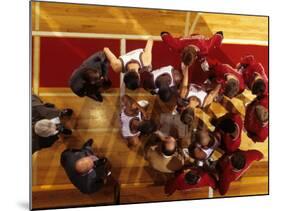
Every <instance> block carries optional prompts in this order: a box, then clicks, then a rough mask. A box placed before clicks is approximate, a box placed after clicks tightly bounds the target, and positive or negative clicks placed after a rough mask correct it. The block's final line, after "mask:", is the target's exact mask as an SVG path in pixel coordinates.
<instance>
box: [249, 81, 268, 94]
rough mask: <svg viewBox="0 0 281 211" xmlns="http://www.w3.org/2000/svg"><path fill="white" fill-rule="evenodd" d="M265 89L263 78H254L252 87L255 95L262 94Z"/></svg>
mask: <svg viewBox="0 0 281 211" xmlns="http://www.w3.org/2000/svg"><path fill="white" fill-rule="evenodd" d="M265 89H266V84H265V82H264V80H263V79H261V78H257V79H256V80H254V82H253V84H252V88H251V91H252V94H253V95H262V94H263V93H264V91H265Z"/></svg>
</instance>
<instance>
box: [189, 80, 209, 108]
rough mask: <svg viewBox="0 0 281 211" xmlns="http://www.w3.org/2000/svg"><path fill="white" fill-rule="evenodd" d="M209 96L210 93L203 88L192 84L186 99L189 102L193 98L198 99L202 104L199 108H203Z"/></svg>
mask: <svg viewBox="0 0 281 211" xmlns="http://www.w3.org/2000/svg"><path fill="white" fill-rule="evenodd" d="M207 95H208V93H207V92H205V90H203V89H202V87H201V86H199V85H196V84H190V85H189V89H188V94H187V96H186V97H185V99H186V100H188V99H189V98H191V97H196V98H197V99H198V100H199V102H200V104H199V106H200V107H203V105H204V102H205V99H206V98H207Z"/></svg>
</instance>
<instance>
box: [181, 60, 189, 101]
mask: <svg viewBox="0 0 281 211" xmlns="http://www.w3.org/2000/svg"><path fill="white" fill-rule="evenodd" d="M182 71H183V80H182V84H181V90H180V97H181V98H185V96H186V94H187V91H188V66H186V65H183V64H182Z"/></svg>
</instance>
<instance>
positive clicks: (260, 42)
mask: <svg viewBox="0 0 281 211" xmlns="http://www.w3.org/2000/svg"><path fill="white" fill-rule="evenodd" d="M190 31H191V30H190ZM32 36H41V37H77V38H100V39H126V40H147V39H149V38H152V39H153V40H156V41H157V40H158V41H161V40H162V39H161V37H160V36H151V35H125V34H99V33H81V32H56V31H52V32H48V31H32ZM223 43H226V44H248V45H262V46H268V41H266V40H247V39H226V38H225V39H223Z"/></svg>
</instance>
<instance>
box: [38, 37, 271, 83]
mask: <svg viewBox="0 0 281 211" xmlns="http://www.w3.org/2000/svg"><path fill="white" fill-rule="evenodd" d="M145 44H146V41H143V40H127V41H126V51H127V52H128V51H131V50H134V49H137V48H144V47H145ZM105 46H107V47H109V48H110V49H111V50H112V51H113V53H114V54H115V55H116V56H119V51H120V41H119V40H114V39H92V38H91V39H88V38H87V39H86V38H55V37H42V38H41V55H40V57H41V60H40V87H67V86H68V80H69V77H70V75H71V73H72V72H73V71H74V69H75V68H77V67H78V66H79V65H80V64H81V62H82V61H83V60H84V59H86V58H87V57H88V56H90V55H91V54H92V53H94V52H96V51H99V50H102V49H103V48H104V47H105ZM152 54H153V59H152V60H153V62H152V65H153V69H156V68H159V67H162V66H166V65H172V66H174V67H176V68H178V67H179V64H180V59H179V56H178V55H177V54H174V53H172V52H171V51H170V50H169V49H168V48H167V46H166V45H165V44H164V43H163V42H161V41H155V42H154V46H153V52H152ZM247 54H253V55H254V56H255V57H256V59H257V60H258V61H260V62H261V63H262V64H263V66H264V68H265V71H266V73H268V47H267V46H257V45H238V44H223V45H222V47H221V50H215V51H213V52H211V53H210V58H216V59H218V60H219V61H220V62H223V63H228V64H230V65H232V66H234V65H235V64H236V63H237V62H239V59H240V57H241V56H243V55H247ZM194 70H196V68H194ZM109 77H110V78H111V80H112V82H113V87H119V82H120V76H119V74H116V73H114V72H113V71H112V70H111V69H110V74H109ZM190 77H192V82H198V83H200V82H202V80H203V79H204V78H205V73H204V72H203V71H200V72H199V73H198V72H196V73H195V72H194V71H193V72H192V71H191V72H190Z"/></svg>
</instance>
